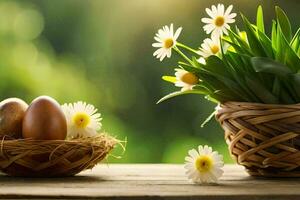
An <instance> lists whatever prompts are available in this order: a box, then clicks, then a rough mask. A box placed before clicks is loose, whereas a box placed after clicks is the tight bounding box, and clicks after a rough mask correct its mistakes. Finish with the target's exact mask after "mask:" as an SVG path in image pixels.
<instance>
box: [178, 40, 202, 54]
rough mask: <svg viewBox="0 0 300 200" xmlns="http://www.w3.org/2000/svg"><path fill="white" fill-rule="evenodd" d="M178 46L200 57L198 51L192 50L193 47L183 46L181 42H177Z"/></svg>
mask: <svg viewBox="0 0 300 200" xmlns="http://www.w3.org/2000/svg"><path fill="white" fill-rule="evenodd" d="M176 45H177V46H179V47H182V48H184V49H186V50H189V51H191V52H193V53H195V54H197V55H198V51H196V50H195V49H192V48H191V47H188V46H186V45H184V44H181V43H179V42H177V43H176Z"/></svg>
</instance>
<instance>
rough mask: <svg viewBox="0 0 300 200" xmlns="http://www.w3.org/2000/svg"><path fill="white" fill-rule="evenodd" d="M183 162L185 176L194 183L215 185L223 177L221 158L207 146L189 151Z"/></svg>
mask: <svg viewBox="0 0 300 200" xmlns="http://www.w3.org/2000/svg"><path fill="white" fill-rule="evenodd" d="M185 161H186V163H185V165H184V168H185V169H186V175H187V176H188V178H189V179H191V180H192V181H193V182H195V183H215V182H217V181H218V179H219V178H220V177H221V176H222V175H223V170H222V167H223V166H224V162H223V156H222V155H220V154H218V152H217V151H213V150H212V148H211V147H208V146H207V145H205V146H204V147H203V146H201V145H200V146H199V147H198V151H197V150H196V149H192V150H190V151H189V155H188V156H187V157H185Z"/></svg>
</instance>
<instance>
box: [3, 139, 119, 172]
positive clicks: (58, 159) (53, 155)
mask: <svg viewBox="0 0 300 200" xmlns="http://www.w3.org/2000/svg"><path fill="white" fill-rule="evenodd" d="M117 142H118V141H117V140H116V139H114V138H112V137H110V136H107V135H105V134H102V135H99V136H97V137H94V138H85V139H74V140H66V141H64V140H42V141H37V140H30V139H18V140H4V139H3V140H2V141H1V149H0V170H1V171H2V172H4V173H6V174H8V175H11V176H28V177H62V176H72V175H75V174H77V173H79V172H81V171H82V170H85V169H91V168H93V167H94V166H95V165H96V164H97V163H99V162H100V161H101V160H103V159H104V158H105V157H106V155H107V154H108V153H109V151H110V150H112V149H113V147H114V145H115V144H116V143H117Z"/></svg>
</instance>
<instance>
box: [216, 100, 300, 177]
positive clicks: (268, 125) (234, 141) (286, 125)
mask: <svg viewBox="0 0 300 200" xmlns="http://www.w3.org/2000/svg"><path fill="white" fill-rule="evenodd" d="M216 118H217V120H218V121H219V122H220V124H221V126H222V127H223V129H224V131H225V139H226V142H227V144H228V146H229V151H230V153H231V155H232V157H233V158H235V160H236V161H237V163H238V164H240V165H243V166H245V168H246V169H247V171H248V173H249V174H250V175H253V176H265V177H300V104H294V105H271V104H259V103H241V102H226V103H224V104H221V105H219V106H218V109H217V111H216Z"/></svg>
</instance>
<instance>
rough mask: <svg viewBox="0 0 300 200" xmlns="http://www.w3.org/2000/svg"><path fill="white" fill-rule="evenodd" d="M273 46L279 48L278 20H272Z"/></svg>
mask: <svg viewBox="0 0 300 200" xmlns="http://www.w3.org/2000/svg"><path fill="white" fill-rule="evenodd" d="M271 36H272V38H271V41H272V48H273V49H275V50H277V24H276V21H274V20H272V34H271Z"/></svg>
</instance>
